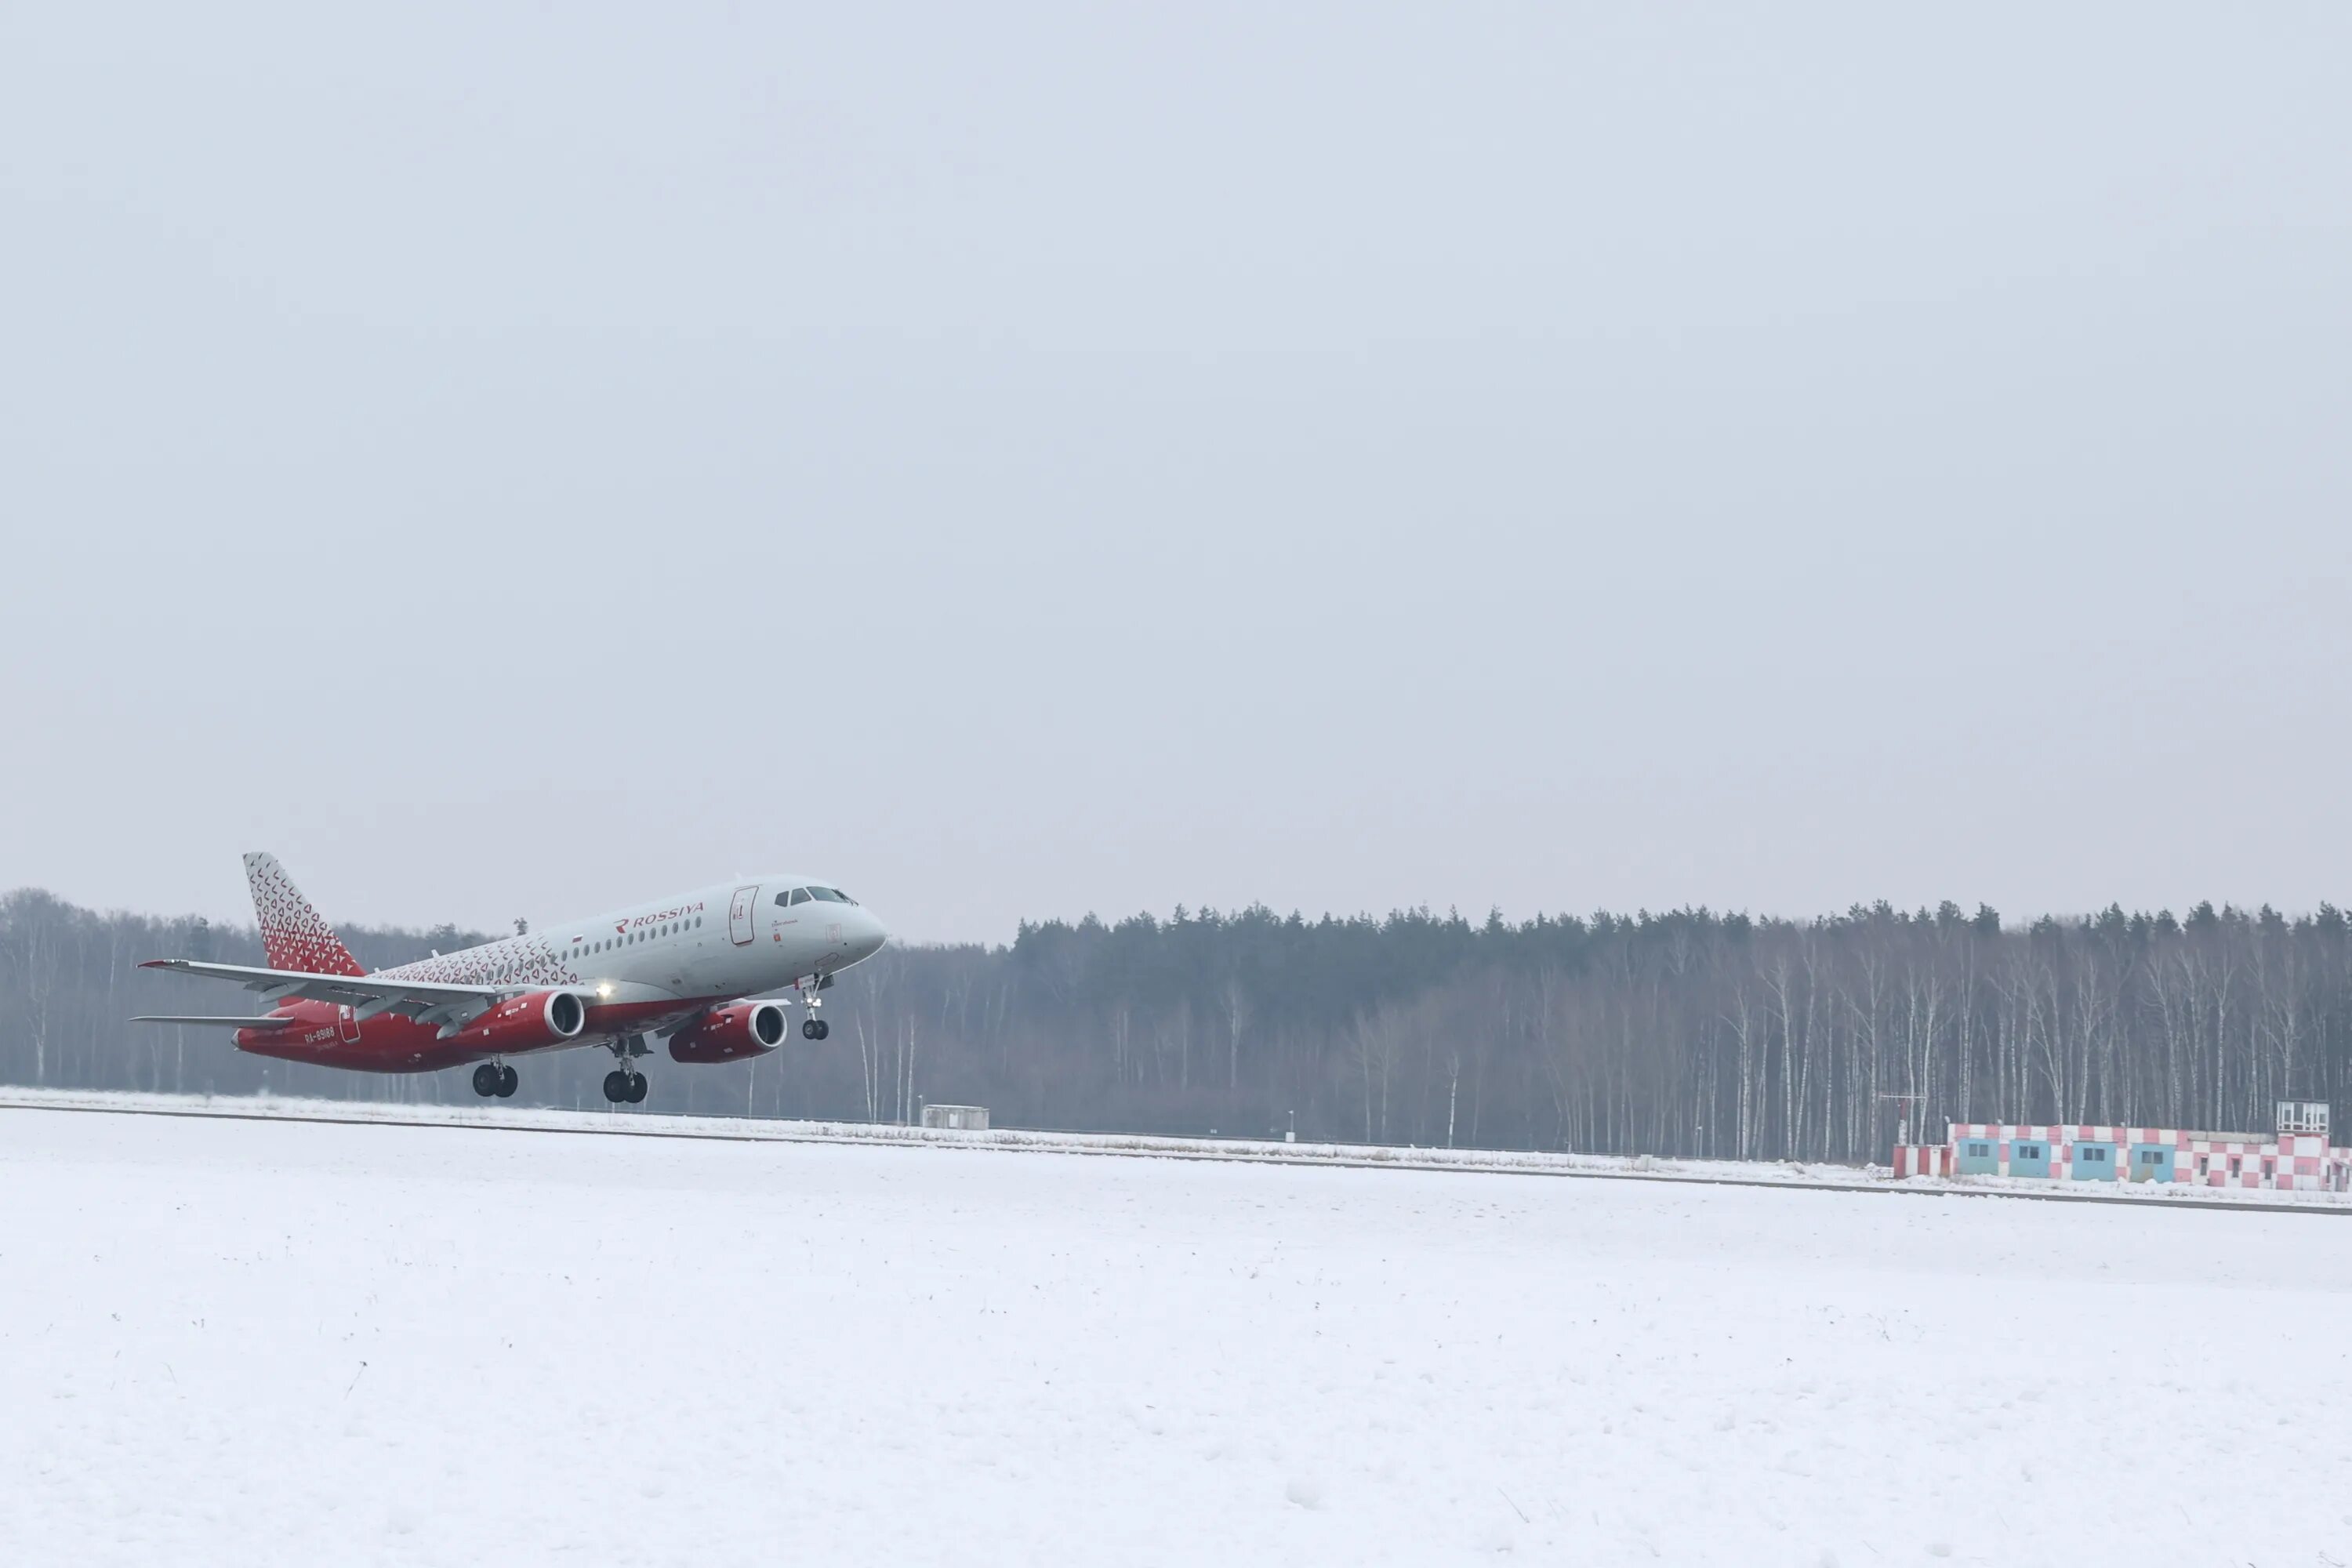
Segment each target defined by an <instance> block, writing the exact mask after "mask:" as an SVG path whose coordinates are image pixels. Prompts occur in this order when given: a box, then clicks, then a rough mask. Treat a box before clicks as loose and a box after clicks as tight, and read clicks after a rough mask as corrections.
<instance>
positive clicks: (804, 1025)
mask: <svg viewBox="0 0 2352 1568" xmlns="http://www.w3.org/2000/svg"><path fill="white" fill-rule="evenodd" d="M830 984H833V977H832V976H831V975H827V974H820V975H818V976H817V977H816V981H815V983H814V984H811V985H808V986H806V987H803V986H801V985H799V984H794V985H793V990H795V991H798V992H800V994H801V1001H802V1003H803V1005H806V1006H807V1008H808V1016H807V1017H805V1018H803V1019H802V1020H801V1038H802V1039H803V1040H821V1039H823V1038H824V1037H826V1036H827V1035H830V1034H831V1033H833V1027H832V1026H831V1025H829V1024H827V1023H826V1022H825V1021H824V1019H823V1018H820V1017H818V1016H816V1010H817V1009H818V1008H819V1007H822V1006H824V998H823V997H821V996H819V995H818V994H817V993H818V992H820V991H822V990H824V988H825V987H826V986H828V985H830Z"/></svg>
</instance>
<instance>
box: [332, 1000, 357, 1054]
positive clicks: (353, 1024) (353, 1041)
mask: <svg viewBox="0 0 2352 1568" xmlns="http://www.w3.org/2000/svg"><path fill="white" fill-rule="evenodd" d="M335 1022H336V1024H337V1025H338V1026H340V1027H341V1031H342V1036H343V1044H345V1045H347V1046H356V1045H358V1044H359V1043H360V1021H359V1020H358V1019H357V1018H355V1017H353V1016H352V1010H351V1008H350V1006H349V1005H343V1006H339V1007H337V1008H336V1009H335Z"/></svg>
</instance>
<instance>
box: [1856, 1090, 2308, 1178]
mask: <svg viewBox="0 0 2352 1568" xmlns="http://www.w3.org/2000/svg"><path fill="white" fill-rule="evenodd" d="M2327 1123H2328V1107H2327V1106H2326V1104H2324V1103H2315V1102H2312V1101H2308V1100H2280V1101H2279V1102H2278V1131H2276V1132H2274V1133H2270V1134H2263V1133H2260V1132H2194V1131H2181V1130H2179V1129H2176V1128H2170V1127H2111V1126H2093V1125H2088V1124H2080V1123H2053V1124H2047V1125H2036V1124H2029V1123H2013V1122H2005V1121H2000V1122H1993V1121H1969V1122H1958V1121H1956V1122H1953V1123H1952V1124H1951V1136H1950V1141H1949V1142H1948V1144H1947V1148H1948V1151H1949V1152H1948V1154H1947V1156H1946V1159H1945V1161H1944V1162H1941V1164H1942V1170H1941V1171H1940V1172H1938V1173H1939V1174H1940V1173H1951V1174H1954V1175H1961V1176H2036V1177H2042V1178H2044V1179H2046V1180H2050V1181H2056V1182H2155V1183H2166V1184H2176V1185H2186V1186H2195V1187H2238V1188H2255V1189H2260V1190H2263V1191H2271V1192H2305V1193H2309V1192H2328V1193H2342V1192H2352V1149H2342V1148H2336V1147H2334V1146H2332V1145H2331V1144H2330V1143H2329V1142H2328V1136H2327ZM1917 1168H1918V1167H1917V1166H1916V1165H1914V1167H1913V1169H1915V1170H1916V1169H1917ZM1897 1173H1898V1174H1902V1173H1906V1172H1904V1170H1903V1165H1902V1163H1901V1162H1899V1161H1898V1163H1897Z"/></svg>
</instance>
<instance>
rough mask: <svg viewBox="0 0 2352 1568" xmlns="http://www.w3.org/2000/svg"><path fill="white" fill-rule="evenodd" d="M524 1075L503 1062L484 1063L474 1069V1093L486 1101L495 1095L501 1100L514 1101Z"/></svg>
mask: <svg viewBox="0 0 2352 1568" xmlns="http://www.w3.org/2000/svg"><path fill="white" fill-rule="evenodd" d="M521 1082H522V1075H521V1074H520V1073H518V1072H517V1071H515V1069H514V1068H510V1067H509V1066H507V1065H506V1064H505V1063H503V1062H484V1063H483V1064H482V1065H481V1066H479V1067H478V1068H475V1069H474V1092H475V1093H476V1094H478V1095H480V1096H481V1097H482V1098H483V1099H484V1100H488V1099H489V1098H491V1097H492V1096H493V1095H495V1096H497V1097H498V1098H499V1099H500V1100H512V1099H513V1098H514V1091H515V1088H516V1086H517V1085H519V1084H520V1083H521Z"/></svg>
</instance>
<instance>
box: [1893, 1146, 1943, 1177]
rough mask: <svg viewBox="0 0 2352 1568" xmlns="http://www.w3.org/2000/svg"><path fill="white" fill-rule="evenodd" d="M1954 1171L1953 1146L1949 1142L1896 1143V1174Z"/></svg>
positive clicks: (1924, 1174)
mask: <svg viewBox="0 0 2352 1568" xmlns="http://www.w3.org/2000/svg"><path fill="white" fill-rule="evenodd" d="M1951 1173H1952V1148H1951V1145H1950V1144H1948V1143H1897V1144H1896V1145H1895V1176H1896V1177H1897V1178H1898V1179H1900V1178H1902V1177H1905V1176H1948V1175H1950V1174H1951Z"/></svg>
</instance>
